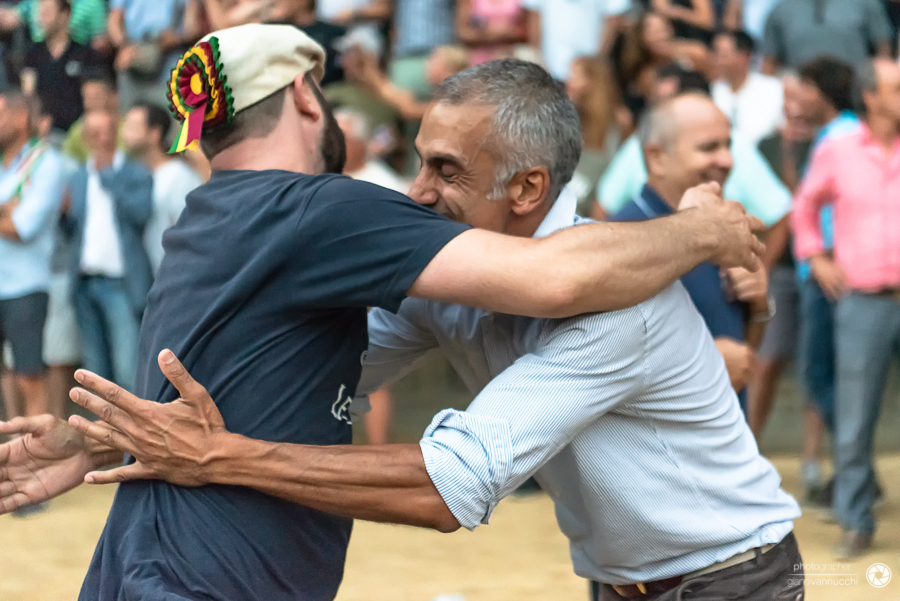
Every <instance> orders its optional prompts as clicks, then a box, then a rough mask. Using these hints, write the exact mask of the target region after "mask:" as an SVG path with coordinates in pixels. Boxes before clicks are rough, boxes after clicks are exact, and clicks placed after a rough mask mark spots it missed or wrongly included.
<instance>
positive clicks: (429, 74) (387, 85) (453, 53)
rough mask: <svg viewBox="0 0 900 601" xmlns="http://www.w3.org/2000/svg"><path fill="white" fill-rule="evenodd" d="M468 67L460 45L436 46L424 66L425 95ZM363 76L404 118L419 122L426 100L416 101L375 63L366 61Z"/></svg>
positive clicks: (467, 57)
mask: <svg viewBox="0 0 900 601" xmlns="http://www.w3.org/2000/svg"><path fill="white" fill-rule="evenodd" d="M468 66H469V56H468V55H467V54H466V51H465V50H464V49H463V48H461V47H459V46H441V47H439V48H435V49H434V52H432V53H431V56H430V57H428V62H427V63H426V65H425V80H426V83H427V84H428V88H427V89H428V92H427V93H426V95H425V96H426V98H427V97H428V96H430V95H431V90H432V89H433V88H434V87H435V86H437V85H438V84H439V83H441V82H442V81H444V80H445V79H447V78H448V77H450V76H451V75H455V74H456V73H459V72H460V71H462V70H463V69H466V68H468ZM364 72H365V75H364V78H365V80H366V83H367V85H368V86H369V87H370V89H372V90H373V91H374V92H375V94H377V95H378V97H379V98H381V100H382V101H384V102H385V103H387V104H388V105H389V106H391V107H392V108H393V109H394V110H395V111H397V113H399V114H400V116H401V117H403V118H404V119H408V120H410V121H420V120H421V119H422V116H423V115H424V114H425V109H427V108H428V102H427V101H422V100H419V98H417V97H416V96H415V94H413V93H412V92H410V91H409V90H407V89H404V88H401V87H399V86H397V85H395V84H394V83H393V82H392V80H390V79H388V78H387V76H386V75H385V74H384V73H383V72H382V71H381V70H380V69H379V68H378V65H377V63H375V62H374V61H373V60H371V56H370V57H369V60H368V61H367V63H366V64H365V66H364Z"/></svg>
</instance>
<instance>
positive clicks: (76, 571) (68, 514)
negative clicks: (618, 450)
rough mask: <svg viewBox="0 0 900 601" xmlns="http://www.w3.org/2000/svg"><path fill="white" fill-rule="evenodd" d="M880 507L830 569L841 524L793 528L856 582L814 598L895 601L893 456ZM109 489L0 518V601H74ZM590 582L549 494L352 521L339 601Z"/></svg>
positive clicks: (542, 595)
mask: <svg viewBox="0 0 900 601" xmlns="http://www.w3.org/2000/svg"><path fill="white" fill-rule="evenodd" d="M774 463H775V464H776V466H777V467H778V469H779V471H780V472H781V474H782V475H783V477H784V485H785V488H786V489H787V490H788V491H789V492H791V493H794V494H797V493H798V492H799V489H798V481H797V471H798V461H797V460H796V459H793V458H778V459H775V460H774ZM878 468H879V474H880V475H881V480H882V482H883V483H884V485H885V487H886V489H887V499H888V501H887V503H886V505H884V506H883V507H882V508H881V509H880V510H879V524H880V525H879V528H880V529H879V532H878V536H877V539H876V548H875V550H874V551H873V552H872V553H871V554H870V555H869V556H867V557H865V558H863V559H862V560H860V561H857V562H855V563H852V564H845V565H834V563H835V562H834V558H833V554H832V548H833V546H834V544H835V542H836V541H837V536H838V531H837V527H836V526H833V525H829V524H825V523H823V522H822V521H820V519H818V517H817V516H816V515H815V514H814V513H813V512H808V513H807V514H806V515H804V517H803V518H801V519H800V520H799V521H798V522H797V524H796V532H797V537H798V539H799V541H800V547H801V550H802V552H803V555H804V561H805V562H807V563H808V564H816V565H810V566H808V567H807V570H806V571H807V576H808V577H809V578H819V579H822V580H825V579H828V578H832V579H833V578H837V577H836V576H826V575H825V574H835V573H840V574H848V575H849V576H847V577H846V578H847V579H855V580H856V582H857V583H856V584H855V585H837V584H816V583H814V582H809V581H808V583H807V592H808V594H807V599H808V600H809V601H888V600H890V601H900V456H898V455H892V456H885V457H882V458H880V460H879V462H878ZM113 492H114V490H113V489H112V488H108V487H103V488H94V487H87V486H82V487H81V488H79V489H77V490H75V491H73V492H72V493H69V494H68V495H66V496H64V497H62V498H60V499H58V500H56V501H54V502H53V503H52V505H51V508H50V510H49V511H47V512H45V513H42V514H38V515H34V516H31V517H29V518H26V519H17V518H13V517H9V516H4V517H0V601H65V600H69V599H76V598H77V594H78V590H79V587H80V585H81V580H82V577H83V576H84V572H85V569H86V567H87V565H88V563H89V561H90V558H91V554H92V552H93V549H94V544H95V543H96V541H97V538H98V537H99V535H100V531H101V530H102V528H103V523H104V521H105V519H106V513H107V510H108V509H109V505H110V503H111V502H112V495H113ZM876 562H881V563H884V564H886V565H887V566H888V567H889V568H890V569H891V570H892V571H893V581H892V582H890V583H889V584H888V585H887V586H886V587H884V588H882V589H875V588H873V587H871V586H870V585H869V584H868V582H867V580H866V577H865V572H866V569H867V568H868V567H869V566H870V565H871V564H873V563H876ZM586 590H587V585H586V583H585V582H584V581H583V580H581V579H580V578H578V577H576V576H575V575H574V574H573V573H572V571H571V564H570V563H569V555H568V547H567V545H566V541H565V538H564V537H563V536H562V534H560V532H559V530H558V529H557V527H556V522H555V520H554V517H553V509H552V503H551V502H550V501H549V499H548V498H547V497H546V496H544V495H534V496H530V497H526V498H513V499H509V500H506V501H504V502H503V503H502V504H501V505H500V507H498V509H497V511H496V513H495V514H494V518H493V520H492V522H491V525H490V526H489V527H486V528H480V529H478V530H477V531H476V532H474V533H470V532H465V531H463V532H457V533H454V534H451V535H442V534H438V533H434V532H429V531H425V530H417V529H414V528H406V527H399V526H386V525H380V524H369V523H362V522H358V523H357V525H356V529H355V531H354V533H353V540H352V542H351V545H350V552H349V559H348V562H347V571H346V577H345V580H344V584H343V587H342V588H341V592H340V594H339V595H338V601H431V600H432V599H434V598H435V597H437V596H439V595H452V594H455V595H461V596H462V597H464V599H465V601H501V600H502V601H506V600H516V601H537V600H554V601H569V600H571V601H585V600H586V599H587V596H586Z"/></svg>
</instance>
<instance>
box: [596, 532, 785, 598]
mask: <svg viewBox="0 0 900 601" xmlns="http://www.w3.org/2000/svg"><path fill="white" fill-rule="evenodd" d="M776 546H778V545H777V544H769V545H764V546H762V547H756V548H755V549H750V550H749V551H744V552H743V553H738V554H737V555H733V556H731V557H729V558H728V559H726V560H725V561H720V562H718V563H714V564H712V565H711V566H708V567H705V568H701V569H699V570H696V571H694V572H691V573H690V574H684V575H682V576H673V577H672V578H665V579H663V580H655V581H653V582H638V583H637V584H604V585H603V586H605V587H607V588H608V589H612V590H613V591H615V593H616V594H618V595H619V596H620V597H622V598H624V599H640V598H641V597H644V596H646V595H661V594H662V593H665V592H668V591H670V590H672V589H673V588H675V587H676V586H678V585H679V584H681V583H682V582H684V581H685V580H690V579H691V578H697V577H698V576H703V575H706V574H711V573H713V572H718V571H720V570H724V569H727V568H730V567H732V566H736V565H739V564H742V563H744V562H745V561H750V560H751V559H753V558H755V557H759V556H760V555H762V554H764V553H768V552H769V551H771V550H772V549H774V548H775V547H776Z"/></svg>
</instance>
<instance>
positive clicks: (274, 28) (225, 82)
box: [167, 23, 325, 152]
mask: <svg viewBox="0 0 900 601" xmlns="http://www.w3.org/2000/svg"><path fill="white" fill-rule="evenodd" d="M306 73H312V75H313V77H314V78H315V79H316V81H317V82H318V81H321V80H322V76H323V75H324V74H325V51H324V50H323V49H322V47H321V46H319V44H317V43H316V42H314V41H313V40H312V39H311V38H310V37H309V36H307V35H306V34H305V33H303V32H302V31H300V30H299V29H297V28H296V27H294V26H292V25H263V24H259V23H251V24H248V25H240V26H238V27H231V28H229V29H222V30H220V31H214V32H212V33H211V34H209V35H207V36H206V37H204V38H203V39H202V40H200V41H199V42H197V43H196V44H195V45H193V46H192V47H191V48H190V49H189V50H188V51H187V52H185V53H184V54H183V55H182V57H181V59H180V60H179V61H178V64H177V65H176V66H175V68H174V69H172V75H171V77H170V78H169V83H168V92H167V96H168V98H169V103H170V109H171V111H172V114H173V115H174V116H175V118H176V119H178V120H179V121H182V126H181V128H180V131H179V133H178V136H177V137H176V139H175V142H174V144H173V145H172V148H171V149H170V151H171V152H182V151H183V150H185V149H187V148H191V147H196V144H197V143H198V142H199V140H200V137H201V135H202V134H203V132H204V131H210V130H212V129H214V128H216V127H218V126H220V125H222V124H224V123H229V122H230V121H231V120H232V119H233V118H234V115H235V114H237V113H239V112H240V111H242V110H244V109H246V108H247V107H249V106H252V105H254V104H256V103H257V102H259V101H260V100H262V99H264V98H266V97H268V96H270V95H272V94H274V93H275V92H277V91H278V90H280V89H282V88H284V87H286V86H287V85H288V84H290V83H291V82H292V81H294V79H295V78H296V77H297V75H301V74H306Z"/></svg>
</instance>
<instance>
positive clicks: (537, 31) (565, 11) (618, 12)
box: [523, 0, 631, 81]
mask: <svg viewBox="0 0 900 601" xmlns="http://www.w3.org/2000/svg"><path fill="white" fill-rule="evenodd" d="M523 4H524V6H525V8H526V9H528V40H529V43H530V44H531V46H532V47H533V48H534V49H535V51H537V52H539V53H540V56H542V57H543V63H544V66H546V68H547V70H548V71H549V72H550V75H552V76H553V77H555V78H556V79H558V80H559V81H566V80H567V79H569V69H570V67H571V65H572V61H574V60H575V59H576V58H577V57H579V56H586V55H591V54H608V53H609V50H610V49H611V48H612V43H613V41H614V40H615V39H616V37H617V36H618V34H619V32H620V31H621V30H622V29H623V28H624V26H625V23H626V21H625V19H626V16H627V13H628V11H629V9H631V0H568V1H566V2H556V1H555V0H524V2H523Z"/></svg>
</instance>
